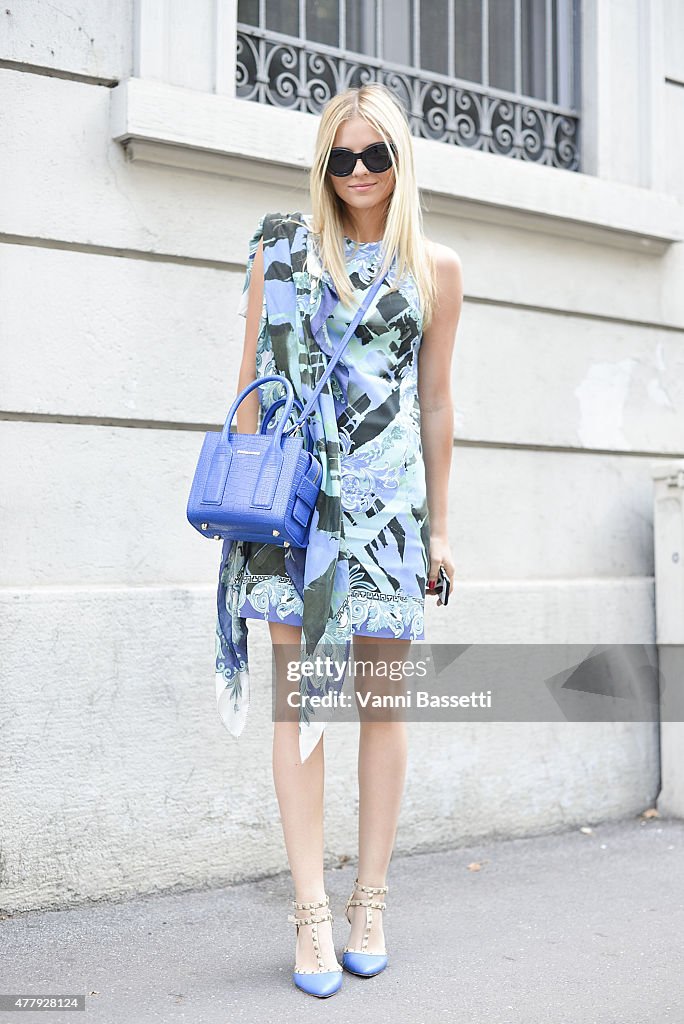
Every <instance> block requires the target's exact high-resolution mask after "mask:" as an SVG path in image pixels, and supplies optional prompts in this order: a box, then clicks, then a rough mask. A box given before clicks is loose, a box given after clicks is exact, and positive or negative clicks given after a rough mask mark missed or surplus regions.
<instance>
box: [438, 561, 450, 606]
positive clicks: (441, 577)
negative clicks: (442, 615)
mask: <svg viewBox="0 0 684 1024" xmlns="http://www.w3.org/2000/svg"><path fill="white" fill-rule="evenodd" d="M436 589H437V596H438V597H440V598H441V599H442V604H448V603H449V591H450V589H451V582H450V580H449V577H448V576H447V574H446V570H445V568H444V566H443V565H440V567H439V571H438V572H437V587H436Z"/></svg>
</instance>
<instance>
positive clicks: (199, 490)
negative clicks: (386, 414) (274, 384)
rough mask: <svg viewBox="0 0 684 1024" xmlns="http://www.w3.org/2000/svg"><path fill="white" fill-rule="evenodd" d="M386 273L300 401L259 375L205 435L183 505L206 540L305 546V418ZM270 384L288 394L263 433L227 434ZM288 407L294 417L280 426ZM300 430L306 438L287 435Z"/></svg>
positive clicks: (309, 447)
mask: <svg viewBox="0 0 684 1024" xmlns="http://www.w3.org/2000/svg"><path fill="white" fill-rule="evenodd" d="M385 276H386V275H385V274H382V273H379V274H378V277H377V279H376V280H375V281H374V282H373V284H372V286H371V287H370V288H369V290H368V292H367V293H366V295H365V297H364V301H363V302H362V303H361V305H360V306H359V308H358V310H357V312H356V315H355V316H354V319H353V320H352V322H351V323H350V325H349V327H348V328H347V330H346V331H345V334H344V337H343V338H342V339H341V341H340V342H339V344H338V346H337V348H336V349H335V351H334V353H333V355H332V356H331V358H330V359H329V361H328V365H327V366H326V368H325V371H324V372H323V374H322V375H321V378H320V380H319V381H318V384H317V385H316V387H315V389H314V390H313V391H312V393H311V395H310V397H309V399H308V401H307V402H306V404H305V405H304V406H302V403H301V402H300V400H299V399H298V398H297V397H296V396H295V394H294V390H293V388H292V384H291V383H290V381H289V380H288V378H287V377H285V376H283V375H282V374H274V375H270V376H268V377H259V378H258V379H257V380H254V381H252V382H251V383H250V384H248V385H247V387H246V388H244V389H243V391H241V392H240V394H239V395H237V397H236V398H235V401H234V402H233V404H232V405H231V407H230V411H229V413H228V416H227V417H226V421H225V423H224V425H223V430H222V431H221V432H220V433H218V432H215V431H209V432H208V433H207V434H205V437H204V443H203V445H202V450H201V451H200V455H199V460H198V462H197V467H196V469H195V475H194V478H193V482H192V487H191V489H190V497H189V499H188V505H187V517H188V521H189V522H190V523H191V525H192V526H194V527H195V529H196V530H198V531H199V533H201V534H202V536H203V537H210V538H213V539H215V540H224V539H230V540H244V541H257V542H264V543H269V544H278V545H282V546H283V547H290V545H292V546H293V547H306V545H307V543H308V538H309V529H310V527H311V519H312V516H313V512H314V508H315V507H316V502H317V500H318V495H319V492H320V489H321V478H322V466H321V463H320V462H319V460H318V459H317V458H316V456H315V454H314V452H313V444H312V439H311V434H310V431H309V427H308V424H307V419H308V416H309V414H310V413H311V411H312V409H313V407H314V405H315V403H316V401H317V400H318V396H319V394H320V392H321V391H322V389H323V387H324V385H325V382H326V381H327V379H328V377H329V376H330V374H331V373H332V371H333V369H334V367H335V364H336V363H337V361H338V359H339V358H340V356H341V355H342V352H343V351H344V349H345V348H346V346H347V343H348V342H349V339H350V338H351V337H352V335H353V333H354V331H355V330H356V327H357V325H358V324H359V323H360V321H361V318H362V317H363V314H364V313H365V311H366V310H367V309H368V307H369V306H370V304H371V302H372V301H373V298H374V297H375V295H376V293H377V291H378V290H379V288H380V285H381V284H382V282H383V280H384V278H385ZM270 381H278V382H279V383H281V384H282V385H283V386H284V388H285V392H286V393H285V396H284V397H283V398H279V399H278V400H277V401H276V402H273V404H272V405H270V406H269V408H268V409H267V410H266V412H265V413H264V415H263V418H262V422H261V431H260V432H259V433H257V434H238V433H235V432H231V426H232V423H233V417H234V416H235V413H236V412H237V408H238V406H239V405H240V403H241V402H242V401H243V400H244V399H245V398H246V397H247V395H249V394H250V392H252V391H253V390H254V388H256V387H258V386H259V385H261V384H266V383H268V382H270ZM283 405H284V409H283V413H282V415H281V417H280V418H279V420H278V422H277V424H276V426H275V429H274V430H272V431H268V430H267V428H268V425H269V423H270V421H271V419H272V418H273V415H274V413H275V412H276V411H277V409H278V408H280V407H281V406H283ZM293 407H296V409H297V411H299V415H298V416H297V419H296V420H295V422H294V424H293V425H292V426H291V427H288V428H287V429H285V425H286V423H287V421H288V419H289V418H290V415H291V414H292V410H293ZM300 427H301V428H302V430H303V432H304V433H303V436H300V437H291V436H290V435H291V434H292V433H293V432H294V431H295V430H297V429H299V428H300Z"/></svg>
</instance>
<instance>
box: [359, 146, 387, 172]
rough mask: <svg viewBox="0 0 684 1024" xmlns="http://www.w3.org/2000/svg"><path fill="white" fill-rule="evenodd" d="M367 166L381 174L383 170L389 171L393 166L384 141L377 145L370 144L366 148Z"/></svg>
mask: <svg viewBox="0 0 684 1024" xmlns="http://www.w3.org/2000/svg"><path fill="white" fill-rule="evenodd" d="M365 156H366V167H367V168H368V170H369V171H374V172H375V173H376V174H379V173H380V172H381V171H388V170H389V169H390V167H391V166H392V160H391V158H390V154H389V150H388V148H387V146H386V145H385V143H384V142H379V143H378V144H377V146H370V147H369V148H368V149H367V150H366V154H365Z"/></svg>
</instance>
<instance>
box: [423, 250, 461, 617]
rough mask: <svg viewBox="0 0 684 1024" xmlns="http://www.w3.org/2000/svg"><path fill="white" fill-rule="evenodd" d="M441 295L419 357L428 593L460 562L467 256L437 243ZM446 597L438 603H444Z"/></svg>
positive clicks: (452, 579)
mask: <svg viewBox="0 0 684 1024" xmlns="http://www.w3.org/2000/svg"><path fill="white" fill-rule="evenodd" d="M434 253H435V264H436V272H437V298H436V304H435V311H434V314H433V317H432V322H431V323H430V326H429V327H428V328H427V329H426V330H425V331H424V332H423V339H422V341H421V344H420V350H419V356H418V400H419V403H420V420H421V439H422V445H423V458H424V460H425V478H426V486H427V502H428V512H429V518H430V571H429V580H430V582H431V583H432V586H430V583H428V588H429V589H428V593H429V592H430V590H432V589H433V587H434V583H435V582H436V580H437V573H438V570H439V566H440V563H441V564H442V565H443V566H444V569H445V571H446V574H447V576H448V577H449V582H450V583H451V586H452V587H453V586H454V572H455V565H454V561H453V558H452V555H451V549H450V547H449V538H448V510H447V506H448V500H449V473H450V471H451V458H452V454H453V444H454V406H453V398H452V392H451V361H452V356H453V351H454V342H455V339H456V329H457V327H458V321H459V318H460V315H461V307H462V305H463V273H462V267H461V260H460V258H459V257H458V255H457V254H456V253H455V252H454V250H453V249H450V248H449V247H448V246H446V245H437V244H435V245H434ZM441 603H442V602H441V600H440V601H438V604H441Z"/></svg>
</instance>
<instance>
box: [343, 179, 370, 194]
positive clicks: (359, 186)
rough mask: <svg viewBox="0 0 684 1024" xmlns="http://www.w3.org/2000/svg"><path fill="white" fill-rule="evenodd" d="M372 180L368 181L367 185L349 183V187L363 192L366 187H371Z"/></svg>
mask: <svg viewBox="0 0 684 1024" xmlns="http://www.w3.org/2000/svg"><path fill="white" fill-rule="evenodd" d="M374 184H375V182H374V181H369V182H368V184H367V185H350V186H349V187H350V188H354V189H358V190H359V192H365V191H366V189H367V188H373V185H374Z"/></svg>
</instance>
